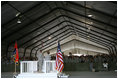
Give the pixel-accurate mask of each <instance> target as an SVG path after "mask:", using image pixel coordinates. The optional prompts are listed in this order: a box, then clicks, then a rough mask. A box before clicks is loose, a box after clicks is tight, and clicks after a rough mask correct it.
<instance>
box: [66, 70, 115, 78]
mask: <svg viewBox="0 0 118 79" xmlns="http://www.w3.org/2000/svg"><path fill="white" fill-rule="evenodd" d="M65 73H66V74H69V75H70V76H69V78H117V72H115V71H107V72H105V71H103V72H90V71H81V72H79V71H78V72H74V71H73V72H72V71H71V72H65Z"/></svg>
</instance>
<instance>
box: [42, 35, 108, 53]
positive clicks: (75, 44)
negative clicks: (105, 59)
mask: <svg viewBox="0 0 118 79" xmlns="http://www.w3.org/2000/svg"><path fill="white" fill-rule="evenodd" d="M66 40H68V41H65V43H64V40H63V41H61V42H60V44H61V50H62V52H64V54H65V55H68V54H69V52H72V53H73V54H74V53H80V54H88V55H96V54H97V53H105V54H108V50H107V49H105V47H104V48H102V46H99V45H97V44H93V43H91V44H90V43H85V42H82V41H79V40H78V39H76V38H74V37H73V36H71V37H69V38H67V39H66ZM54 46H55V47H54ZM47 50H49V51H50V53H51V54H55V53H56V52H57V44H55V45H53V46H52V48H51V47H50V49H47ZM45 52H46V51H44V53H45Z"/></svg>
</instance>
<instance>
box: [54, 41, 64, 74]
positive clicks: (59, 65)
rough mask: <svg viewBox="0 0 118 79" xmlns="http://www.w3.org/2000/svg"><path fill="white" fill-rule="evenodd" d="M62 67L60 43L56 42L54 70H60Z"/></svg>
mask: <svg viewBox="0 0 118 79" xmlns="http://www.w3.org/2000/svg"><path fill="white" fill-rule="evenodd" d="M63 68H64V64H63V56H62V52H61V48H60V43H59V42H58V47H57V53H56V70H57V71H59V72H62V70H63Z"/></svg>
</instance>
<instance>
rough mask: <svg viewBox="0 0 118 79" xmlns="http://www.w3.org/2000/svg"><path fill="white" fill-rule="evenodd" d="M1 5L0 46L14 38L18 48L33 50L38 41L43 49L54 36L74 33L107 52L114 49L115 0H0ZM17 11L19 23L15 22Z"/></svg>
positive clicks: (49, 44) (37, 46)
mask: <svg viewBox="0 0 118 79" xmlns="http://www.w3.org/2000/svg"><path fill="white" fill-rule="evenodd" d="M1 6H2V7H1V26H2V27H1V29H2V30H1V33H2V34H1V39H2V45H4V44H7V45H8V47H10V46H13V45H14V42H15V41H17V42H18V45H19V48H25V50H26V49H27V48H30V49H31V50H36V51H37V50H38V49H40V48H41V47H42V42H43V48H42V49H43V50H44V49H45V48H47V47H48V46H51V45H52V44H53V42H54V41H56V40H57V39H58V38H59V39H60V40H63V39H64V38H66V37H68V36H70V35H78V36H80V37H82V38H84V39H88V38H89V40H90V41H92V42H95V43H97V44H100V45H103V46H105V47H107V48H108V50H109V51H110V52H112V51H113V50H116V44H117V2H115V1H114V2H113V1H58V2H56V1H42V2H41V1H2V3H1ZM18 12H20V13H21V14H20V19H21V22H22V23H21V24H18V23H17V20H18V17H16V14H17V13H18ZM90 14H91V15H92V17H88V15H90ZM48 36H51V37H52V39H50V40H49V39H48ZM88 36H89V37H88ZM47 45H48V46H47ZM112 47H114V48H112Z"/></svg>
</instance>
